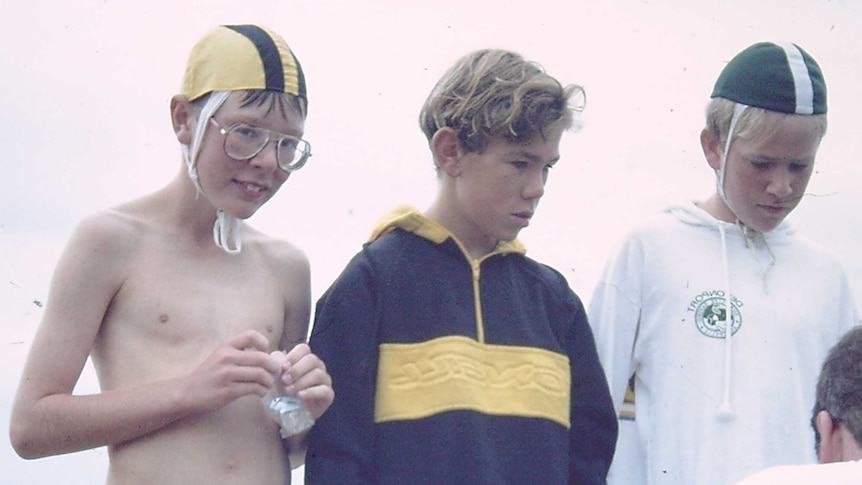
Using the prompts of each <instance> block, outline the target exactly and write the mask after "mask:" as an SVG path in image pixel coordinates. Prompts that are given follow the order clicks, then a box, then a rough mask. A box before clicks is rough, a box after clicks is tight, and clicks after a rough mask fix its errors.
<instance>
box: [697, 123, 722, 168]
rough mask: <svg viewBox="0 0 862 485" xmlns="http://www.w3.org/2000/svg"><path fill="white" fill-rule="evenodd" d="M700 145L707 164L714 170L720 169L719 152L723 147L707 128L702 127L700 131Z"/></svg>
mask: <svg viewBox="0 0 862 485" xmlns="http://www.w3.org/2000/svg"><path fill="white" fill-rule="evenodd" d="M700 147H701V148H702V149H703V155H704V156H705V157H706V161H707V163H709V166H710V167H712V169H713V170H716V171H718V170H719V169H721V152H722V148H723V147H722V146H721V144H720V143H719V141H718V138H716V137H715V134H714V133H713V132H712V131H710V130H709V128H704V129H703V131H701V132H700Z"/></svg>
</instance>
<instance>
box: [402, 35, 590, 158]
mask: <svg viewBox="0 0 862 485" xmlns="http://www.w3.org/2000/svg"><path fill="white" fill-rule="evenodd" d="M583 93H584V91H583V88H581V87H580V86H577V85H568V86H565V87H564V86H563V85H561V84H560V82H559V81H557V80H556V79H555V78H553V77H551V76H550V75H548V74H547V73H545V71H544V69H543V68H542V67H541V66H539V65H538V64H536V63H534V62H530V61H527V60H525V59H524V58H523V57H521V56H520V55H519V54H516V53H514V52H510V51H506V50H499V49H483V50H479V51H476V52H473V53H470V54H468V55H466V56H464V57H462V58H461V59H459V60H458V61H457V62H456V63H455V65H454V66H452V67H451V68H450V69H449V70H448V71H447V72H446V73H445V74H444V75H443V77H442V78H441V79H440V80H439V81H438V82H437V85H436V86H435V87H434V89H433V90H432V91H431V93H430V94H429V95H428V98H427V99H426V101H425V104H424V105H423V106H422V110H421V112H420V113H419V124H420V126H421V128H422V131H423V133H424V134H425V137H426V138H427V139H428V140H429V141H430V140H431V138H432V137H433V136H434V134H435V133H436V132H437V130H439V129H441V128H451V129H453V130H454V131H455V132H456V133H457V134H458V139H459V140H460V142H461V145H462V146H463V147H464V149H465V150H466V151H468V152H482V151H483V150H484V149H485V148H486V147H487V146H488V144H489V143H490V141H491V140H492V139H495V138H504V139H506V140H508V141H511V142H516V143H523V142H529V141H530V140H532V139H534V137H536V136H541V137H545V136H546V134H547V132H548V131H549V129H550V128H551V127H552V125H555V124H556V123H562V124H563V126H564V127H565V128H567V129H568V128H573V127H575V126H576V125H575V119H574V112H576V111H581V110H582V109H583V100H584V96H583ZM573 100H574V101H576V102H578V103H579V104H578V105H577V106H574V107H573V106H571V104H570V103H572V101H573Z"/></svg>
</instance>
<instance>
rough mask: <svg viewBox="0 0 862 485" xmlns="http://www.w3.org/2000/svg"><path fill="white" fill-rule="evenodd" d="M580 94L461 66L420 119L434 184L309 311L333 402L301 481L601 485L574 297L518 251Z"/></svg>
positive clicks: (537, 77)
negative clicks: (429, 196)
mask: <svg viewBox="0 0 862 485" xmlns="http://www.w3.org/2000/svg"><path fill="white" fill-rule="evenodd" d="M582 94H583V92H582V90H581V88H580V87H578V86H574V85H569V86H562V85H561V84H560V83H559V82H558V81H557V80H556V79H554V78H553V77H551V76H549V75H548V74H546V73H545V72H544V71H543V70H542V69H541V68H540V67H539V66H537V65H536V64H534V63H532V62H528V61H526V60H525V59H524V58H522V57H521V56H520V55H518V54H516V53H513V52H509V51H504V50H480V51H477V52H474V53H471V54H469V55H467V56H465V57H463V58H462V59H460V60H459V61H458V62H457V63H456V64H455V65H454V66H453V67H452V68H451V69H450V70H449V71H448V72H447V73H446V74H445V75H444V76H443V78H442V79H441V80H440V81H439V82H438V84H437V86H436V87H435V88H434V89H433V91H432V92H431V94H430V96H429V97H428V99H427V101H426V102H425V105H424V107H423V108H422V111H421V114H420V120H421V126H422V130H423V131H424V133H425V135H426V137H427V139H428V142H429V148H430V149H431V155H432V157H433V161H434V164H435V166H436V169H437V173H438V187H439V191H438V195H437V197H436V199H435V201H434V202H433V203H432V205H431V207H429V208H428V209H427V210H426V211H424V212H420V211H418V210H415V209H413V208H410V207H402V208H399V209H397V210H396V211H395V212H394V213H392V214H391V215H390V216H389V217H387V218H385V219H384V220H383V221H382V222H381V223H380V225H379V226H378V227H377V228H376V229H375V230H374V232H373V234H372V236H371V239H370V241H369V242H368V243H367V244H366V245H365V246H364V248H363V249H362V251H361V252H360V253H359V254H358V255H356V257H355V258H354V259H353V260H352V261H351V262H350V263H349V265H348V266H347V268H346V269H345V270H344V272H343V273H342V274H341V276H340V277H339V278H338V279H337V281H335V283H334V284H333V285H332V286H331V287H330V288H329V290H328V291H327V292H326V294H324V295H323V297H322V298H321V299H320V301H319V302H318V306H317V311H316V313H315V323H314V327H313V331H312V336H311V345H312V347H313V348H314V349H315V352H317V353H318V355H319V356H321V358H323V359H324V360H325V361H326V363H327V368H328V369H329V372H330V373H331V375H332V379H333V385H334V386H336V388H337V389H338V399H336V401H335V402H334V403H333V405H332V407H331V408H330V410H329V411H327V413H326V414H325V415H324V416H323V417H322V418H321V420H320V421H319V422H318V423H317V425H316V426H315V428H314V429H312V431H311V434H310V435H309V448H308V455H307V462H306V483H308V484H348V483H349V484H351V485H357V484H374V485H387V484H393V485H394V484H405V483H410V484H435V485H441V484H450V483H451V484H467V483H469V484H503V483H511V484H528V483H536V484H539V483H541V484H562V483H571V484H581V485H590V484H603V483H604V482H605V474H606V473H607V469H608V466H609V465H610V461H611V455H612V453H613V449H614V442H615V440H616V429H617V428H616V426H617V424H616V418H615V415H614V410H613V405H612V404H611V400H610V395H609V392H608V387H607V384H606V382H605V377H604V373H603V372H602V369H601V367H600V365H599V361H598V356H597V354H596V349H595V346H594V344H593V337H592V334H591V333H590V328H589V325H588V324H587V320H586V314H585V311H584V307H583V305H582V304H581V301H580V299H579V298H578V297H577V296H576V295H575V293H574V292H572V290H571V289H570V288H569V286H568V284H567V282H566V280H565V278H564V277H563V276H562V275H561V274H560V273H558V272H557V271H555V270H553V269H552V268H550V267H548V266H545V265H543V264H540V263H538V262H536V261H534V260H532V259H530V258H528V257H526V255H525V251H526V250H525V249H524V246H523V245H521V243H519V242H518V241H517V240H516V237H517V235H518V233H520V231H521V229H523V228H525V227H527V226H528V225H529V223H530V219H531V218H532V216H533V214H534V213H535V211H536V207H537V205H538V203H539V200H540V199H541V198H542V195H543V194H544V190H545V182H546V180H547V177H548V173H549V171H550V169H551V167H553V166H554V165H555V164H556V163H557V162H558V160H559V159H560V151H559V144H560V139H561V137H562V135H563V132H564V131H565V130H566V129H568V128H571V127H572V126H573V124H574V121H575V120H574V116H575V113H574V111H575V109H573V107H574V106H575V103H574V100H576V99H579V98H580V97H581V96H582Z"/></svg>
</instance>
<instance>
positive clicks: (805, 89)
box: [780, 42, 814, 115]
mask: <svg viewBox="0 0 862 485" xmlns="http://www.w3.org/2000/svg"><path fill="white" fill-rule="evenodd" d="M780 45H781V48H782V49H784V53H785V55H786V56H787V64H788V66H789V67H790V73H791V75H792V76H793V87H794V89H795V90H796V114H800V115H810V114H813V113H814V84H813V83H812V82H811V76H809V75H808V66H806V65H805V59H804V58H803V57H802V52H800V51H799V48H798V47H796V46H795V45H793V44H791V43H789V42H782V43H781V44H780Z"/></svg>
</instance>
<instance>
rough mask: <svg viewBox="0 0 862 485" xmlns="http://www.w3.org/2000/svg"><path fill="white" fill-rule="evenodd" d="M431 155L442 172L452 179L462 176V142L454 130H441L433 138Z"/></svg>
mask: <svg viewBox="0 0 862 485" xmlns="http://www.w3.org/2000/svg"><path fill="white" fill-rule="evenodd" d="M430 145H431V153H432V154H433V155H434V163H435V164H436V165H437V167H438V168H439V169H440V171H442V172H444V173H446V175H448V176H450V177H457V176H458V175H460V174H461V155H462V154H463V152H462V150H461V140H459V139H458V134H457V133H456V132H455V130H453V129H452V128H440V129H439V130H437V132H436V133H434V136H433V137H431V143H430Z"/></svg>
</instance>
